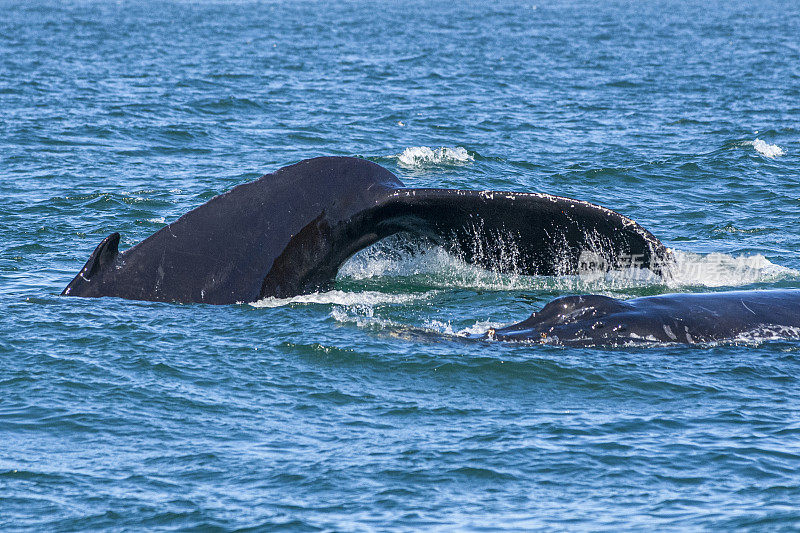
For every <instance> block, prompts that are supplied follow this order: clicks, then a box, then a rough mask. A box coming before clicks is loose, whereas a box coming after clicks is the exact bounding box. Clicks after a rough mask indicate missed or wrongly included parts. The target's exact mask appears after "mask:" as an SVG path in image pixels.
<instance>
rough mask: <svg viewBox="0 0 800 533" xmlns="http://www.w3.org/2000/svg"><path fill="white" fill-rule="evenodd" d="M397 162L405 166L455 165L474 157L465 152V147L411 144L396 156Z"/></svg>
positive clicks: (467, 161) (472, 159)
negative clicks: (431, 146) (434, 146)
mask: <svg viewBox="0 0 800 533" xmlns="http://www.w3.org/2000/svg"><path fill="white" fill-rule="evenodd" d="M396 157H397V162H398V164H399V165H400V166H402V167H405V168H422V167H432V166H437V165H455V164H464V163H469V162H470V161H474V160H475V158H474V157H473V156H472V155H470V153H469V152H467V150H466V148H462V147H461V146H456V147H455V148H449V147H447V146H442V147H440V148H436V149H431V148H428V147H427V146H412V147H410V148H406V149H405V150H403V152H402V153H401V154H398V155H397V156H396Z"/></svg>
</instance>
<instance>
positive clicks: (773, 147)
mask: <svg viewBox="0 0 800 533" xmlns="http://www.w3.org/2000/svg"><path fill="white" fill-rule="evenodd" d="M744 144H745V145H747V146H752V147H753V148H755V149H756V152H758V153H759V154H761V155H763V156H764V157H769V158H775V157H778V156H781V155H784V154H786V152H784V150H783V148H781V147H780V146H778V145H777V144H768V143H766V142H765V141H762V140H761V139H755V140H753V141H746V142H745V143H744Z"/></svg>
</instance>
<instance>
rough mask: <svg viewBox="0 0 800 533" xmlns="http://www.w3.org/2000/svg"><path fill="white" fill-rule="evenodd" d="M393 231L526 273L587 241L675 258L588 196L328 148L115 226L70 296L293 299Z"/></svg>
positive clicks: (588, 245) (652, 259)
mask: <svg viewBox="0 0 800 533" xmlns="http://www.w3.org/2000/svg"><path fill="white" fill-rule="evenodd" d="M397 232H408V233H409V234H411V235H415V236H420V237H424V238H428V239H431V240H433V241H435V242H437V243H440V244H442V245H443V246H445V247H446V248H448V249H449V250H451V251H453V252H454V253H457V254H459V255H460V256H461V257H463V258H464V259H465V260H466V261H469V262H474V263H478V264H481V265H482V266H485V267H487V268H491V269H495V270H513V271H515V272H518V273H522V274H542V275H552V274H570V273H575V272H576V271H577V270H578V268H579V260H580V254H581V252H582V251H584V250H587V249H589V250H593V251H595V252H600V253H602V255H604V256H605V257H606V258H607V261H608V262H609V263H608V265H609V266H613V265H614V264H615V262H616V260H617V258H618V257H621V256H625V257H629V256H631V255H633V256H635V257H638V258H639V265H640V266H652V265H654V263H656V260H662V259H666V257H667V255H668V252H667V250H666V249H665V248H664V246H663V245H662V244H661V243H660V242H659V241H658V239H656V238H655V237H654V236H653V235H651V234H650V233H649V232H648V231H647V230H645V229H644V228H642V227H641V226H639V225H638V224H636V223H635V222H633V221H632V220H630V219H628V218H626V217H624V216H622V215H620V214H618V213H615V212H614V211H610V210H608V209H605V208H602V207H600V206H596V205H593V204H589V203H586V202H581V201H577V200H572V199H569V198H561V197H556V196H550V195H544V194H529V193H509V192H486V191H460V190H448V189H407V188H404V187H403V184H402V182H401V181H400V180H399V179H397V177H396V176H394V174H392V173H391V172H389V171H388V170H386V169H384V168H383V167H381V166H379V165H376V164H375V163H371V162H369V161H366V160H363V159H357V158H349V157H320V158H315V159H309V160H305V161H301V162H300V163H297V164H295V165H292V166H289V167H285V168H282V169H280V170H278V171H276V172H275V173H273V174H267V175H265V176H263V177H261V178H259V179H258V180H256V181H253V182H250V183H245V184H243V185H239V186H237V187H235V188H233V189H231V190H230V191H228V192H226V193H224V194H221V195H219V196H217V197H215V198H212V199H211V200H210V201H208V202H207V203H206V204H204V205H202V206H200V207H198V208H196V209H194V210H192V211H190V212H188V213H186V214H185V215H183V216H182V217H180V218H179V219H178V220H176V221H175V222H173V223H171V224H169V225H168V226H165V227H164V228H162V229H161V230H159V231H158V232H156V233H155V234H153V235H152V236H150V237H148V238H147V239H145V240H144V241H142V242H141V243H139V244H137V245H136V246H134V247H132V248H130V249H128V250H126V251H124V252H121V253H118V252H117V243H118V241H119V235H118V234H112V235H111V236H109V237H108V238H107V239H106V240H104V241H103V242H102V243H101V244H100V245H99V246H98V247H97V249H96V250H95V252H94V253H93V254H92V256H91V257H90V258H89V261H87V263H86V266H84V268H83V269H82V270H81V272H80V273H79V274H78V275H77V276H76V277H75V279H73V281H72V282H71V283H70V284H69V285H68V286H67V287H66V289H64V292H63V294H66V295H71V296H95V297H96V296H118V297H122V298H129V299H137V300H152V301H176V302H204V303H212V304H227V303H235V302H251V301H255V300H258V299H260V298H263V297H266V296H277V297H288V296H293V295H297V294H302V293H306V292H312V291H316V290H320V289H325V288H326V287H328V286H329V285H330V284H331V282H332V281H333V279H334V278H335V276H336V273H337V271H338V269H339V267H340V266H341V264H342V263H343V262H344V261H346V260H347V258H349V257H350V256H351V255H353V254H354V253H356V252H357V251H359V250H361V249H362V248H365V247H367V246H369V245H371V244H373V243H375V242H377V241H378V240H380V239H382V238H384V237H387V236H389V235H392V234H394V233H397Z"/></svg>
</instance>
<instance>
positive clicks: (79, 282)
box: [61, 232, 120, 296]
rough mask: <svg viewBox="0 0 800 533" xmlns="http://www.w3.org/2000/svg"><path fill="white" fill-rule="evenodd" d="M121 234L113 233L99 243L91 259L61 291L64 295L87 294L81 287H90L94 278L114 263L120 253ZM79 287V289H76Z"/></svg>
mask: <svg viewBox="0 0 800 533" xmlns="http://www.w3.org/2000/svg"><path fill="white" fill-rule="evenodd" d="M119 239H120V234H119V233H117V232H114V233H112V234H111V235H109V236H108V237H106V238H105V239H103V241H102V242H101V243H100V244H98V245H97V248H95V249H94V252H92V255H90V256H89V260H88V261H86V264H85V265H84V266H83V268H82V269H81V271H80V272H78V275H77V276H75V278H73V280H72V281H71V282H70V283H69V285H67V286H66V288H65V289H64V290H63V291H62V292H61V295H62V296H70V295H72V296H86V295H85V294H82V291H80V288H81V287H88V286H89V282H90V281H91V280H92V278H95V277H97V275H98V274H100V273H101V272H102V271H104V270H105V269H107V268H108V267H109V265H111V264H113V263H114V261H115V260H116V258H117V255H118V254H119ZM76 289H77V290H76Z"/></svg>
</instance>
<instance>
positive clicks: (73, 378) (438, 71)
mask: <svg viewBox="0 0 800 533" xmlns="http://www.w3.org/2000/svg"><path fill="white" fill-rule="evenodd" d="M686 4H687V3H683V2H671V1H653V2H647V3H627V2H614V1H612V2H607V3H603V4H602V5H599V6H598V5H596V4H595V3H589V2H578V1H556V2H548V3H535V4H531V3H529V4H519V3H516V2H514V3H511V2H509V3H493V4H492V5H491V6H487V5H484V4H482V3H477V2H476V3H467V4H458V3H449V4H444V3H434V2H407V3H402V4H400V3H389V2H356V3H350V4H335V5H331V4H327V3H321V2H297V3H294V2H292V3H290V2H250V1H237V2H230V3H225V2H216V3H215V2H191V3H190V2H177V1H176V2H155V1H146V2H136V3H128V2H122V1H120V2H116V3H114V2H100V1H98V2H84V1H74V2H50V3H48V2H42V1H38V0H31V1H28V2H18V1H4V2H2V3H0V8H2V14H0V110H1V111H2V114H1V115H0V173H1V174H0V176H1V177H2V179H1V180H0V193H1V194H0V221H1V222H2V224H0V243H1V244H2V246H0V291H2V292H1V294H2V298H0V313H1V315H0V316H2V329H0V528H2V529H6V530H7V529H13V528H35V529H45V530H75V529H106V528H109V529H133V530H139V529H143V528H148V529H161V528H164V529H173V528H178V529H181V528H197V529H212V530H213V529H219V530H229V529H236V528H255V529H272V528H281V527H286V528H288V529H298V530H315V529H335V530H369V529H422V528H424V529H435V528H438V529H446V530H450V529H492V528H513V529H522V528H526V529H527V528H570V529H619V528H633V529H649V528H653V527H656V528H658V529H700V528H713V529H723V530H724V529H733V528H746V529H764V530H770V531H773V530H776V529H781V528H783V529H795V528H797V527H800V511H798V502H800V421H799V420H798V412H800V389H798V379H797V375H798V373H799V372H800V344H798V343H797V342H788V341H766V340H764V339H757V338H756V339H746V340H745V339H743V340H741V341H739V342H735V343H728V344H724V345H715V346H700V347H697V346H695V347H684V346H664V347H645V348H643V347H639V348H616V349H572V348H569V349H565V348H558V347H552V346H531V345H515V344H508V343H500V342H494V343H492V342H470V341H468V340H466V339H464V338H462V337H461V336H460V334H464V333H470V332H479V331H483V330H485V329H486V328H488V327H490V326H495V325H501V324H507V323H509V322H515V321H519V320H521V319H523V318H525V317H527V316H528V315H529V314H530V313H531V312H532V311H534V310H537V309H539V308H540V307H541V306H542V305H543V304H544V303H545V302H547V301H549V300H550V299H552V298H553V297H555V296H558V295H563V294H573V293H580V292H594V293H601V294H608V295H613V296H617V297H630V296H637V295H647V294H657V293H662V292H671V291H672V292H674V291H708V290H724V289H726V288H727V289H729V288H732V287H737V288H743V289H755V288H776V287H786V288H789V287H791V288H798V287H800V255H798V250H800V231H799V230H798V221H799V220H800V178H799V177H798V175H799V174H798V169H800V129H798V128H799V127H798V124H800V104H798V102H800V44H798V43H799V41H798V35H800V9H799V8H798V4H797V3H795V2H790V1H784V2H779V1H775V2H772V1H767V2H763V3H758V4H752V3H748V2H738V1H734V2H716V1H712V2H703V3H702V5H701V4H700V3H698V5H696V6H687V5H686ZM317 155H356V156H361V157H365V158H368V159H370V160H373V161H375V162H377V163H379V164H381V165H383V166H386V167H387V168H389V169H390V170H392V171H393V172H395V173H397V174H398V175H399V176H400V177H401V178H402V179H403V181H404V182H405V183H407V184H408V185H412V186H438V187H460V188H480V189H506V190H520V191H540V192H547V193H553V194H558V195H563V196H571V197H575V198H580V199H583V200H588V201H592V202H596V203H599V204H601V205H604V206H607V207H610V208H612V209H615V210H617V211H619V212H621V213H623V214H625V215H627V216H630V217H632V218H634V219H635V220H637V221H638V222H640V223H641V224H643V225H644V226H645V227H647V228H648V229H650V230H651V231H652V232H653V233H654V234H655V235H657V236H658V237H659V238H661V239H662V240H663V241H664V242H665V243H666V244H668V245H669V246H671V247H672V248H674V249H676V250H677V255H678V259H679V265H680V270H679V272H680V274H679V275H678V276H676V278H675V279H673V280H671V281H669V282H665V281H663V280H661V279H659V278H655V277H652V276H651V277H648V276H647V275H645V274H643V273H636V272H628V273H616V274H612V275H609V276H604V277H600V278H596V279H580V278H524V277H514V276H500V275H496V274H493V273H490V272H485V271H482V270H480V269H476V268H474V267H470V266H467V265H465V264H463V263H461V262H459V261H458V260H457V259H456V258H453V257H449V256H447V255H446V254H445V253H444V252H442V251H441V250H437V249H428V250H423V251H419V252H420V253H416V254H409V253H408V252H407V251H404V250H406V249H407V246H404V245H398V244H397V243H396V242H390V243H389V244H388V245H383V246H378V247H376V248H373V249H370V250H367V251H365V252H362V253H361V254H359V255H358V256H357V257H355V258H353V259H352V260H351V261H350V262H349V263H348V264H346V265H345V267H344V268H343V269H342V271H341V272H340V276H339V279H338V281H337V286H336V289H335V290H333V291H330V292H327V293H323V294H314V295H308V296H302V297H297V298H292V299H288V300H275V299H267V300H264V301H262V302H259V303H257V304H254V305H238V306H219V307H215V306H203V305H177V304H158V303H147V302H131V301H122V300H116V299H100V300H84V299H78V298H69V299H67V298H61V297H59V296H58V294H59V292H60V291H61V290H62V289H63V287H64V286H65V285H66V283H67V282H68V281H69V280H70V279H71V278H72V276H74V275H75V273H76V272H77V271H78V270H79V269H80V267H81V266H82V265H83V263H84V261H85V260H86V258H87V257H88V255H89V253H90V252H91V251H92V250H93V249H94V247H95V246H96V245H97V244H98V243H99V242H100V240H101V239H102V238H103V237H105V236H106V235H108V234H109V233H111V232H112V231H120V232H121V233H122V236H123V237H122V238H123V242H122V246H123V247H127V246H130V245H132V244H135V243H136V242H139V241H140V240H141V239H143V238H145V237H146V236H148V235H149V234H151V233H153V232H154V231H156V230H157V229H159V228H160V227H162V226H163V225H164V224H165V223H166V222H167V221H170V220H173V219H175V218H177V217H178V216H179V215H180V214H182V213H184V212H186V211H187V210H189V209H191V208H193V207H195V206H197V205H199V204H201V203H203V202H205V201H206V200H208V199H209V198H211V197H212V196H214V195H216V194H218V193H220V192H223V191H225V190H227V189H229V188H230V187H232V186H233V185H235V184H238V183H242V182H244V181H248V180H251V179H254V178H256V177H258V176H259V175H261V174H263V173H265V172H268V171H272V170H275V169H277V168H279V167H281V166H284V165H287V164H290V163H293V162H296V161H298V160H300V159H303V158H306V157H312V156H317Z"/></svg>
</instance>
